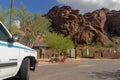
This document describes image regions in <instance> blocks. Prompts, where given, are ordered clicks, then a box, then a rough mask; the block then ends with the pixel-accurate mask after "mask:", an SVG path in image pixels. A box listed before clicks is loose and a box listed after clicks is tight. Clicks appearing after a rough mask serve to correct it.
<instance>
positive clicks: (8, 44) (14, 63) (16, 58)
mask: <svg viewBox="0 0 120 80" xmlns="http://www.w3.org/2000/svg"><path fill="white" fill-rule="evenodd" d="M17 41H18V36H16V35H13V36H12V35H11V34H10V32H9V31H8V30H7V28H6V27H5V26H4V25H3V24H2V23H1V22H0V80H3V79H6V78H10V77H14V76H17V77H18V79H17V80H29V71H30V70H32V71H34V70H35V66H36V63H37V52H36V51H35V50H33V49H31V48H29V47H27V46H25V45H22V44H20V43H18V42H17Z"/></svg>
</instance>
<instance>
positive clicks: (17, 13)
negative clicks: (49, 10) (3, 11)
mask: <svg viewBox="0 0 120 80" xmlns="http://www.w3.org/2000/svg"><path fill="white" fill-rule="evenodd" d="M13 14H14V15H13V18H12V19H13V20H12V21H15V20H19V21H20V22H21V30H22V32H24V36H22V41H23V42H34V41H35V40H36V37H37V36H38V35H40V34H45V33H46V32H48V30H49V26H50V25H51V23H50V21H49V20H48V19H47V18H45V17H43V16H42V15H41V14H34V15H32V14H31V13H30V12H29V11H28V9H27V8H26V7H25V6H24V5H23V4H21V6H20V8H19V9H14V10H13ZM14 29H15V27H14Z"/></svg>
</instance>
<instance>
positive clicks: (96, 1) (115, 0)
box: [57, 0, 120, 13]
mask: <svg viewBox="0 0 120 80" xmlns="http://www.w3.org/2000/svg"><path fill="white" fill-rule="evenodd" d="M57 1H58V2H59V3H62V4H64V5H69V6H72V7H73V8H75V9H79V10H80V12H82V13H85V12H89V11H94V10H96V9H100V8H103V7H104V8H109V9H111V10H112V9H114V10H120V0H57Z"/></svg>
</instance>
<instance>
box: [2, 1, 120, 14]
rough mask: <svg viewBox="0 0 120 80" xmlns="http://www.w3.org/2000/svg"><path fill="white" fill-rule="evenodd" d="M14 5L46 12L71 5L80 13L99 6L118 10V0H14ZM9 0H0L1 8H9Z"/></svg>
mask: <svg viewBox="0 0 120 80" xmlns="http://www.w3.org/2000/svg"><path fill="white" fill-rule="evenodd" d="M14 1H15V3H14V7H15V8H19V7H20V4H21V3H23V4H24V5H25V6H26V7H27V8H28V10H29V11H30V12H31V13H42V14H46V13H47V12H48V11H49V10H50V9H51V8H52V7H53V6H64V5H68V6H71V7H72V8H73V9H79V10H80V12H81V13H86V12H91V11H94V10H96V9H100V8H103V7H104V8H108V9H110V10H120V0H14ZM10 4H11V0H0V6H2V7H3V9H8V8H10Z"/></svg>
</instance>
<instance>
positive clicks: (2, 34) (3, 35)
mask: <svg viewBox="0 0 120 80" xmlns="http://www.w3.org/2000/svg"><path fill="white" fill-rule="evenodd" d="M8 39H9V34H8V32H7V31H6V30H5V28H4V27H3V25H2V24H1V23H0V40H2V41H7V40H8Z"/></svg>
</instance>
